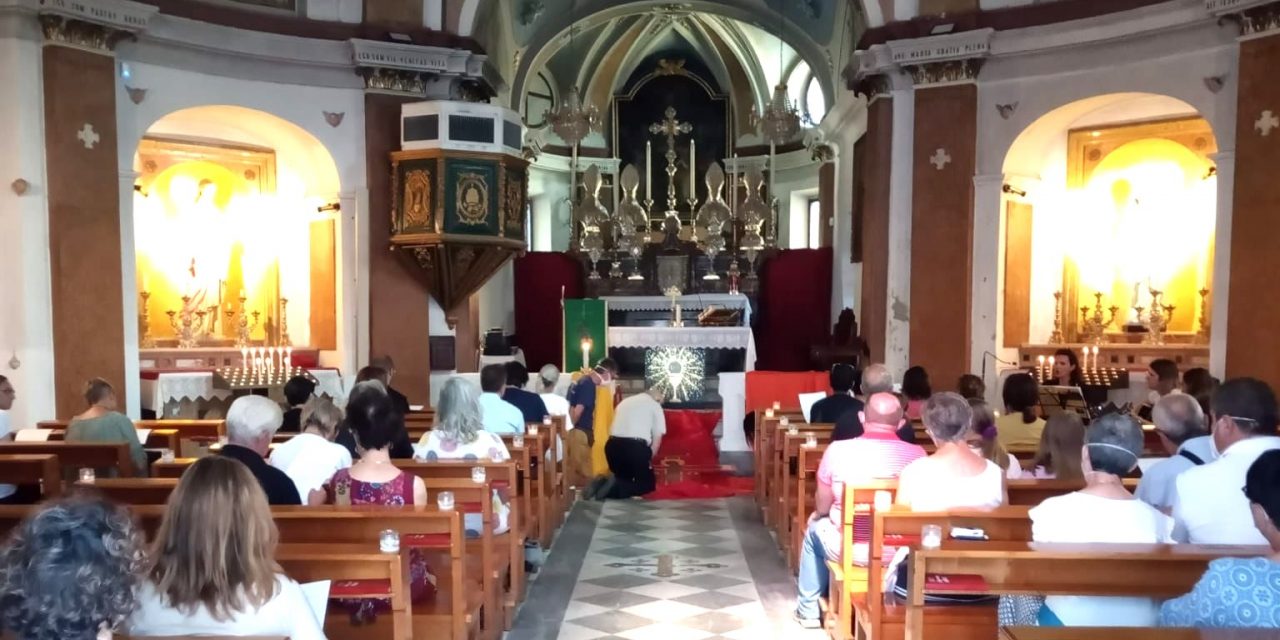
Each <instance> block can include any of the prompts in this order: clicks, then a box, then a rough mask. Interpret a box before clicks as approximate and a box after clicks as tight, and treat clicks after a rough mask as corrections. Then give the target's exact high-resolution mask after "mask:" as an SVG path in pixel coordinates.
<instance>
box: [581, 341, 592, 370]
mask: <svg viewBox="0 0 1280 640" xmlns="http://www.w3.org/2000/svg"><path fill="white" fill-rule="evenodd" d="M589 366H591V338H583V339H582V368H584V369H585V368H587V367H589Z"/></svg>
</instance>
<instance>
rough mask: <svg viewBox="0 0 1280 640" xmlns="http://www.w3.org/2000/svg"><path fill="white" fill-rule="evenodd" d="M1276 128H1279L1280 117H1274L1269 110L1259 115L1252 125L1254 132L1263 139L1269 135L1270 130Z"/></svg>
mask: <svg viewBox="0 0 1280 640" xmlns="http://www.w3.org/2000/svg"><path fill="white" fill-rule="evenodd" d="M1276 127H1280V117H1276V114H1274V113H1272V112H1271V110H1270V109H1267V110H1266V111H1263V112H1262V113H1261V114H1259V115H1258V120H1257V121H1256V122H1254V123H1253V128H1254V130H1256V131H1257V132H1258V133H1259V134H1261V135H1262V137H1264V138H1265V137H1267V136H1269V135H1271V130H1272V129H1275V128H1276Z"/></svg>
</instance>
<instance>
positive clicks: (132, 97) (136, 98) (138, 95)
mask: <svg viewBox="0 0 1280 640" xmlns="http://www.w3.org/2000/svg"><path fill="white" fill-rule="evenodd" d="M124 90H125V92H126V93H128V94H129V101H130V102H132V103H134V104H142V101H143V100H146V99H147V90H146V89H143V88H142V87H130V86H129V85H125V87H124Z"/></svg>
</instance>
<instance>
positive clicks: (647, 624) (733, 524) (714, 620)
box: [507, 497, 825, 640]
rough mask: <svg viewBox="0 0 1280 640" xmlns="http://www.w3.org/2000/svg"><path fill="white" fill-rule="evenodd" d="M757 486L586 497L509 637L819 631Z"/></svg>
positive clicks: (809, 635)
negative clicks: (749, 494) (762, 512)
mask: <svg viewBox="0 0 1280 640" xmlns="http://www.w3.org/2000/svg"><path fill="white" fill-rule="evenodd" d="M794 603H795V582H794V579H793V578H792V577H791V575H790V573H789V572H788V571H787V569H786V566H785V564H784V563H783V559H782V556H781V554H780V553H779V551H778V548H777V546H776V545H775V544H774V542H773V539H772V538H771V537H770V535H769V533H768V532H767V530H766V529H765V528H764V526H763V524H762V523H761V522H760V516H759V512H758V510H757V509H756V508H755V503H754V501H753V500H751V499H750V498H745V497H744V498H730V499H724V500H689V501H661V502H647V501H641V500H626V501H610V502H605V503H591V502H580V503H579V504H578V505H577V506H576V507H575V508H574V510H573V512H572V514H571V515H570V517H569V519H568V521H567V522H566V524H565V526H564V528H563V529H561V531H560V535H559V536H558V538H557V540H556V542H555V545H554V546H553V547H552V550H551V553H550V555H549V557H548V560H547V563H546V565H545V566H543V568H542V570H541V571H540V572H539V573H538V575H537V577H536V578H535V579H534V581H533V582H532V583H531V584H530V586H529V590H528V597H527V598H526V600H525V603H524V605H523V606H522V607H521V610H520V611H519V612H518V614H517V616H516V623H515V627H514V628H513V629H512V631H511V632H510V633H508V634H507V638H508V640H552V639H560V640H606V639H616V638H626V639H629V640H651V639H652V640H718V639H721V638H730V639H733V640H753V639H756V638H760V639H761V640H763V639H766V638H767V639H770V640H772V639H774V638H787V639H792V638H794V639H796V640H810V639H812V640H818V639H820V638H823V637H825V636H824V634H822V633H821V632H818V631H804V630H802V629H800V628H799V626H797V625H796V623H795V622H793V621H792V620H791V610H792V607H793V606H794Z"/></svg>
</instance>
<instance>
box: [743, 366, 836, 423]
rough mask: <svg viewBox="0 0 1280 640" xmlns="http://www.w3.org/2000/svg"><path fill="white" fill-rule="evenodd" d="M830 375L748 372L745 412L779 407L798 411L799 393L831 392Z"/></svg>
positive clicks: (810, 372) (824, 373)
mask: <svg viewBox="0 0 1280 640" xmlns="http://www.w3.org/2000/svg"><path fill="white" fill-rule="evenodd" d="M830 378H831V376H830V375H829V374H828V373H827V372H825V371H795V372H791V371H786V372H782V371H750V372H748V373H747V413H751V412H753V411H762V410H764V409H767V408H769V407H772V406H773V403H774V402H779V403H781V404H782V408H783V409H788V410H795V409H799V408H800V398H799V396H800V394H802V393H814V392H817V391H825V392H826V393H828V394H829V393H831V384H830Z"/></svg>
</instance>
